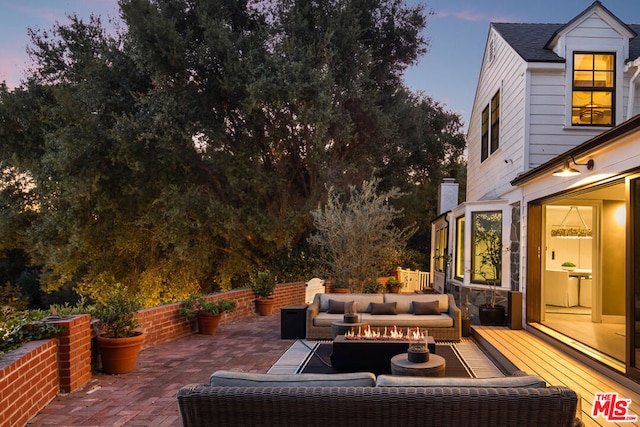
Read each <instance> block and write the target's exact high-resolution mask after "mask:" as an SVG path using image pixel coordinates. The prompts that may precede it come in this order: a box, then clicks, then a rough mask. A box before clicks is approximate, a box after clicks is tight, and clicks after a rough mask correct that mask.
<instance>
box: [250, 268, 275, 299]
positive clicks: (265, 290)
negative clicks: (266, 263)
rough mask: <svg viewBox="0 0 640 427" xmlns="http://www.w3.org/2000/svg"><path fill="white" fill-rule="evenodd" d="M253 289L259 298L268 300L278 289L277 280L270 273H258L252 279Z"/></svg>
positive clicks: (266, 271)
mask: <svg viewBox="0 0 640 427" xmlns="http://www.w3.org/2000/svg"><path fill="white" fill-rule="evenodd" d="M251 288H252V289H253V292H255V294H256V296H258V297H259V298H268V297H270V296H271V295H273V292H274V291H275V289H276V278H275V277H274V275H273V274H271V272H270V271H268V270H265V271H258V273H257V274H256V275H255V276H254V277H253V278H252V281H251Z"/></svg>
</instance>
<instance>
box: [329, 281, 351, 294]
mask: <svg viewBox="0 0 640 427" xmlns="http://www.w3.org/2000/svg"><path fill="white" fill-rule="evenodd" d="M331 292H332V293H334V294H348V293H351V290H350V289H349V283H348V282H347V281H344V280H336V281H335V282H334V283H333V286H331Z"/></svg>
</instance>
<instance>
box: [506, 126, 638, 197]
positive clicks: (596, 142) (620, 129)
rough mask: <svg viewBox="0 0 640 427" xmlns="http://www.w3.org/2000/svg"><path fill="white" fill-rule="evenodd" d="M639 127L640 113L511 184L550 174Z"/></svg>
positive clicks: (523, 175) (518, 183) (519, 177)
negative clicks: (570, 159)
mask: <svg viewBox="0 0 640 427" xmlns="http://www.w3.org/2000/svg"><path fill="white" fill-rule="evenodd" d="M638 129H640V115H637V116H635V117H633V118H631V119H629V120H627V121H626V122H624V123H622V124H620V125H618V126H616V127H614V128H611V129H609V130H607V131H605V132H602V133H601V134H599V135H596V136H595V137H593V138H591V139H589V140H588V141H585V142H583V143H582V144H580V145H578V146H576V147H574V148H572V149H570V150H568V151H566V152H564V153H563V154H560V155H559V156H557V157H554V158H553V159H551V160H549V161H548V162H546V163H543V164H541V165H540V166H538V167H536V168H534V169H531V170H530V171H528V172H525V173H523V174H521V175H518V176H517V177H515V178H514V179H513V180H511V181H510V184H511V185H512V186H514V187H516V186H519V185H522V184H525V183H527V182H529V181H531V180H533V179H535V178H537V177H540V176H542V175H546V174H549V173H551V172H552V171H554V170H556V169H557V168H558V167H560V166H562V165H563V164H564V162H565V161H566V160H567V158H569V157H580V156H584V155H585V154H587V153H589V152H590V151H592V150H594V149H596V148H599V147H602V146H604V145H606V144H609V143H611V142H613V141H615V140H616V139H618V138H620V137H622V136H624V135H626V134H628V133H630V132H633V131H637V130H638Z"/></svg>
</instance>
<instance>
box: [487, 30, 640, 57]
mask: <svg viewBox="0 0 640 427" xmlns="http://www.w3.org/2000/svg"><path fill="white" fill-rule="evenodd" d="M565 25H566V24H507V23H492V24H491V26H492V27H493V28H494V29H495V30H496V31H497V32H498V33H499V34H500V35H501V36H502V38H504V39H505V41H506V42H507V43H509V45H511V47H512V48H513V49H514V50H515V51H516V52H517V53H518V55H520V56H521V57H522V58H523V59H524V60H525V61H527V62H564V59H563V58H561V57H559V56H558V55H556V54H555V53H553V51H551V50H549V49H546V48H545V46H546V45H547V43H548V42H549V40H551V38H552V37H553V36H554V34H555V33H556V32H557V31H559V30H560V29H561V28H563V27H564V26H565ZM626 25H627V27H628V28H629V29H630V30H632V31H634V32H635V33H636V34H639V35H638V36H636V37H634V38H633V39H631V40H630V41H629V60H631V61H633V60H634V59H636V58H638V57H640V24H626Z"/></svg>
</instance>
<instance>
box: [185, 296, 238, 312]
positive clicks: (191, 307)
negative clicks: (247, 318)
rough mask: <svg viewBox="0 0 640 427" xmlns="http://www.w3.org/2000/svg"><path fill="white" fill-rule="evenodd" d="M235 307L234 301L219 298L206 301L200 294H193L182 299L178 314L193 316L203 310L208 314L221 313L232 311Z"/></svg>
mask: <svg viewBox="0 0 640 427" xmlns="http://www.w3.org/2000/svg"><path fill="white" fill-rule="evenodd" d="M235 309H236V302H235V301H231V300H227V299H219V300H217V301H207V299H206V298H205V297H204V296H202V295H197V294H193V295H190V296H189V298H187V299H185V300H184V301H182V307H180V314H182V315H183V316H186V317H193V316H195V315H196V313H197V312H198V311H204V312H207V313H210V314H221V313H224V312H225V311H234V310H235Z"/></svg>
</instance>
